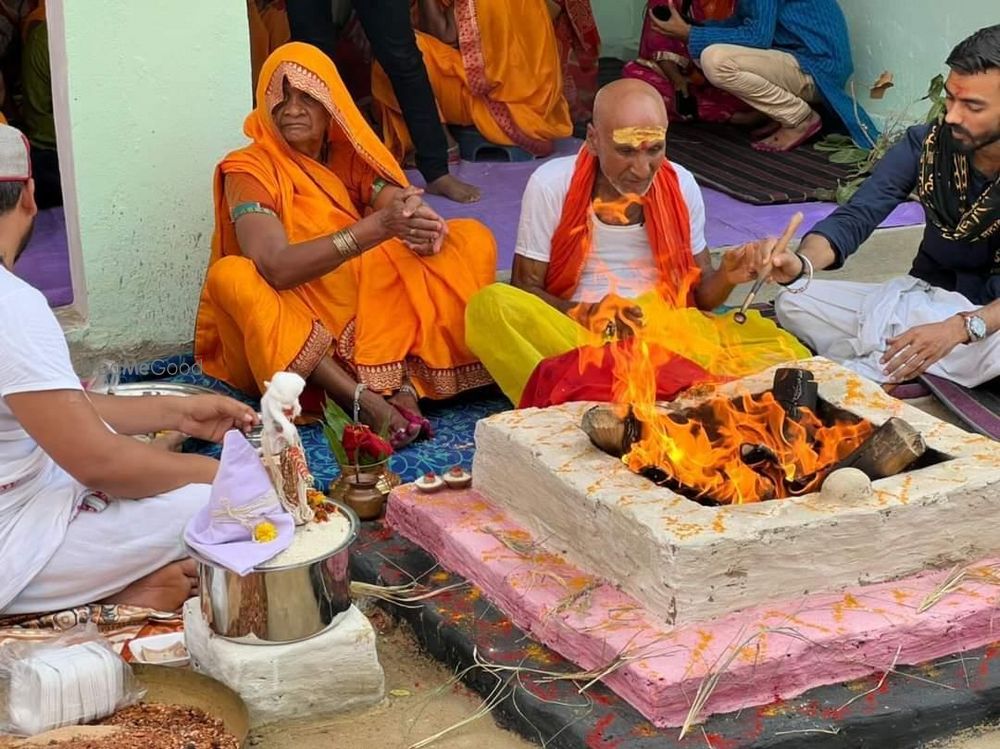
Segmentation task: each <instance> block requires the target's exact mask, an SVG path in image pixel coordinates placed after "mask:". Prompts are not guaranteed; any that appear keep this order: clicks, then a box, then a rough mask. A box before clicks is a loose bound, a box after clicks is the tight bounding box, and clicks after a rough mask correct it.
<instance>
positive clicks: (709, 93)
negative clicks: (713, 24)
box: [622, 0, 750, 122]
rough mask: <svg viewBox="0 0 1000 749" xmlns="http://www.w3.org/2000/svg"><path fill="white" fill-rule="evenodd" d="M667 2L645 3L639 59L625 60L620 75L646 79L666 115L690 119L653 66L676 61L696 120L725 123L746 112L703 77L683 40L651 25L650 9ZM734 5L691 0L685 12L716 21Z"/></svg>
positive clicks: (730, 0)
mask: <svg viewBox="0 0 1000 749" xmlns="http://www.w3.org/2000/svg"><path fill="white" fill-rule="evenodd" d="M669 4H670V2H669V0H649V2H647V3H646V15H645V20H644V22H643V25H642V37H641V39H640V41H639V59H638V60H633V61H632V62H629V63H626V65H625V68H624V70H623V71H622V74H623V75H624V76H625V77H626V78H638V79H639V80H642V81H646V83H649V84H650V85H652V86H653V87H654V88H655V89H656V90H657V91H659V92H660V95H661V96H663V101H664V102H665V103H666V105H667V114H668V115H669V116H670V117H671V118H675V119H691V118H690V117H684V116H683V115H681V114H680V112H678V110H677V103H676V102H677V97H676V92H675V91H674V84H673V83H672V82H671V81H670V79H669V78H667V77H666V76H665V75H664V74H663V73H662V72H661V71H660V69H659V66H657V65H656V62H657V61H658V60H662V59H666V60H672V61H673V62H675V63H677V65H678V67H680V69H681V72H682V73H683V74H684V75H685V76H686V77H687V78H688V93H689V94H690V95H692V96H693V97H694V99H695V101H696V102H697V108H698V116H697V119H699V120H701V121H703V122H727V121H728V120H729V118H730V117H732V116H733V114H735V113H736V112H746V111H749V109H750V107H749V106H747V105H746V104H745V103H744V102H742V101H740V100H739V99H737V98H736V97H735V96H733V95H732V94H728V93H726V92H725V91H721V90H719V89H717V88H716V87H715V86H713V85H712V84H710V83H708V82H707V81H706V80H705V77H704V76H703V75H702V73H701V70H700V69H699V68H698V67H697V66H696V65H695V61H693V60H692V59H691V55H690V53H689V52H688V48H687V43H686V42H684V41H681V40H680V39H673V38H671V37H669V36H665V35H663V34H660V33H659V32H657V31H656V30H655V29H654V28H653V24H652V21H651V20H650V11H651V10H652V9H653V8H655V7H657V6H660V5H666V6H669ZM675 5H676V6H677V7H678V8H683V7H685V6H688V5H689V4H688V3H686V2H685V3H680V2H678V3H675ZM735 8H736V0H692V2H690V10H689V11H688V13H687V15H688V18H690V19H692V20H694V21H708V20H714V21H719V20H722V19H724V18H728V17H729V16H731V15H732V14H733V11H734V9H735Z"/></svg>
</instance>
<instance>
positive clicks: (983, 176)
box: [772, 24, 1000, 387]
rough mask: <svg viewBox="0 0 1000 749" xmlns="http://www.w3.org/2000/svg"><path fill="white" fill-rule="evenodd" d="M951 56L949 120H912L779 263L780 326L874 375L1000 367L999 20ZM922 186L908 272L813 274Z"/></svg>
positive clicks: (953, 373)
mask: <svg viewBox="0 0 1000 749" xmlns="http://www.w3.org/2000/svg"><path fill="white" fill-rule="evenodd" d="M948 65H949V66H950V67H951V73H950V75H949V76H948V79H947V81H946V83H945V91H946V93H947V102H946V106H947V114H946V115H945V117H944V119H943V121H941V122H938V123H935V124H933V125H918V126H914V127H911V128H909V130H907V131H906V133H904V135H903V137H902V138H901V139H900V141H899V143H898V144H897V145H895V146H894V147H893V148H892V149H890V150H889V151H888V152H887V153H886V155H885V156H884V157H883V158H882V160H881V161H880V162H879V163H878V165H877V166H876V168H875V171H874V173H873V174H872V176H871V177H869V178H868V179H867V180H866V181H865V183H864V184H863V185H862V186H861V188H860V189H859V190H858V191H857V193H856V194H855V195H854V197H853V198H852V199H851V200H850V202H849V203H848V204H847V205H846V206H843V207H841V208H839V209H837V210H836V211H835V212H834V213H833V214H832V215H831V216H829V217H828V218H826V219H825V220H823V221H821V222H820V223H818V224H817V225H816V226H814V227H813V228H812V229H811V230H810V232H809V233H808V234H806V236H805V237H804V238H803V240H802V244H801V246H800V247H799V252H798V254H797V255H790V254H784V255H782V256H779V257H778V258H776V259H775V261H774V263H775V271H774V274H773V276H772V277H773V278H774V279H775V280H776V281H778V282H783V283H786V284H788V288H787V291H783V292H781V293H780V294H779V296H778V298H777V300H776V303H775V310H776V312H777V316H778V319H779V320H780V322H781V324H782V326H783V327H784V328H786V329H787V330H790V331H791V332H793V333H795V335H797V336H798V337H799V338H801V339H802V340H803V341H805V342H806V343H807V344H808V345H809V346H810V347H811V348H812V349H813V350H814V351H816V352H817V353H818V354H822V355H823V356H827V357H829V358H831V359H834V360H836V361H839V362H841V363H843V364H844V365H845V366H847V367H850V368H851V369H854V370H855V371H857V372H859V373H860V374H863V375H865V376H866V377H868V378H870V379H872V380H875V381H876V382H902V381H905V380H908V379H912V378H914V377H917V376H919V375H921V374H923V373H924V372H928V373H930V374H934V375H938V376H940V377H944V378H946V379H949V380H952V381H953V382H957V383H958V384H960V385H965V386H966V387H974V386H976V385H980V384H982V383H984V382H987V381H989V380H992V379H994V378H996V377H1000V24H998V25H996V26H991V27H988V28H985V29H981V30H980V31H978V32H976V33H975V34H973V35H972V36H970V37H969V38H968V39H966V40H965V41H963V42H962V43H960V44H959V45H958V46H957V47H955V49H954V50H953V51H952V53H951V55H950V56H949V58H948ZM914 191H916V192H917V195H918V197H919V199H920V203H921V205H922V206H923V208H924V212H925V215H926V225H925V227H924V232H923V238H922V240H921V242H920V245H919V247H918V248H917V252H916V255H915V257H914V260H913V265H912V267H911V268H910V270H909V272H908V274H907V275H905V276H902V277H900V278H895V279H892V280H891V281H888V282H886V283H884V284H872V283H867V284H866V283H850V282H844V281H811V282H810V278H811V275H812V273H811V271H812V268H815V269H816V270H820V269H823V268H839V267H840V266H841V265H842V264H843V263H844V261H845V260H846V259H847V258H848V257H849V256H850V255H851V254H852V253H854V252H855V251H856V250H857V249H858V247H859V246H860V245H861V243H862V242H864V241H865V240H866V239H867V238H868V237H869V236H870V235H871V233H872V232H873V231H874V230H875V228H876V227H877V226H878V225H879V223H880V222H881V221H882V220H883V219H884V218H885V217H886V216H888V215H889V213H890V212H891V211H892V210H893V209H894V208H895V207H896V206H897V205H899V204H900V203H901V202H902V201H904V200H906V199H908V197H909V196H910V195H911V194H912V193H913V192H914ZM802 257H804V258H806V259H807V261H809V262H808V263H806V262H803V261H802V260H801V258H802Z"/></svg>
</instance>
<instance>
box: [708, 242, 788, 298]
mask: <svg viewBox="0 0 1000 749" xmlns="http://www.w3.org/2000/svg"><path fill="white" fill-rule="evenodd" d="M776 241H777V240H775V239H774V238H773V237H770V238H768V239H758V240H757V241H755V242H747V243H746V244H743V245H740V246H739V247H737V248H735V249H732V250H729V251H728V252H725V253H723V255H722V263H721V265H720V266H719V271H720V272H721V273H722V274H723V277H724V278H725V279H726V282H727V283H729V284H732V285H733V286H736V285H738V284H741V283H746V282H747V281H755V280H756V279H757V277H758V276H759V275H760V274H761V273H767V272H768V270H770V268H769V265H770V264H771V253H772V252H773V250H774V245H775V243H776Z"/></svg>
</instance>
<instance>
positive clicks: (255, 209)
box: [229, 203, 278, 222]
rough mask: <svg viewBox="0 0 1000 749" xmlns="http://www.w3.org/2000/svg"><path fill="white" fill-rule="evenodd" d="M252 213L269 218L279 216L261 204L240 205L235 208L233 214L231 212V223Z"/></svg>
mask: <svg viewBox="0 0 1000 749" xmlns="http://www.w3.org/2000/svg"><path fill="white" fill-rule="evenodd" d="M250 213H263V214H265V215H267V216H274V217H276V218H277V216H278V214H277V213H275V212H274V211H272V210H271V209H270V208H268V207H267V206H264V205H261V204H260V203H240V204H239V205H238V206H236V207H235V208H233V210H232V212H230V214H229V218H230V220H231V221H233V222H235V221H236V219H238V218H240V216H246V215H247V214H250Z"/></svg>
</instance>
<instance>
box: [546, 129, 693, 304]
mask: <svg viewBox="0 0 1000 749" xmlns="http://www.w3.org/2000/svg"><path fill="white" fill-rule="evenodd" d="M597 169H598V162H597V157H596V156H594V155H593V154H592V153H591V152H590V151H589V150H588V148H587V147H586V146H584V147H583V148H581V149H580V155H579V156H577V159H576V167H575V169H574V171H573V179H572V180H571V181H570V184H569V192H568V193H567V194H566V200H565V202H564V203H563V210H562V216H561V218H560V219H559V225H558V226H557V227H556V230H555V233H554V234H553V235H552V254H551V256H550V258H549V267H548V270H547V271H546V274H545V290H546V291H548V292H549V293H550V294H554V295H555V296H558V297H561V298H563V299H569V298H570V297H571V296H572V294H573V292H574V291H576V287H577V285H578V284H579V282H580V274H581V273H582V272H583V267H584V264H585V263H586V262H587V256H588V255H589V254H590V251H591V248H592V245H593V223H592V215H593V207H592V202H591V201H592V195H593V191H594V181H595V180H596V179H597ZM642 210H643V214H644V216H645V221H646V233H647V234H648V236H649V245H650V247H651V248H652V250H653V257H654V259H655V260H656V267H657V269H658V271H659V285H658V287H657V291H658V293H659V294H660V296H662V297H663V298H664V299H665V300H667V301H668V302H670V303H672V305H673V306H675V307H689V306H691V305H692V301H693V289H694V284H695V282H696V281H697V279H698V272H697V266H696V265H695V263H694V257H693V256H692V254H691V220H690V217H689V216H688V209H687V204H686V203H685V202H684V196H683V194H682V193H681V188H680V184H679V182H678V180H677V172H675V171H674V168H673V166H672V165H671V164H670V162H669V161H667V160H666V159H664V161H663V164H662V166H660V169H659V170H658V171H657V172H656V176H655V177H653V184H652V186H651V187H650V188H649V192H647V193H646V194H645V196H643V198H642Z"/></svg>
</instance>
